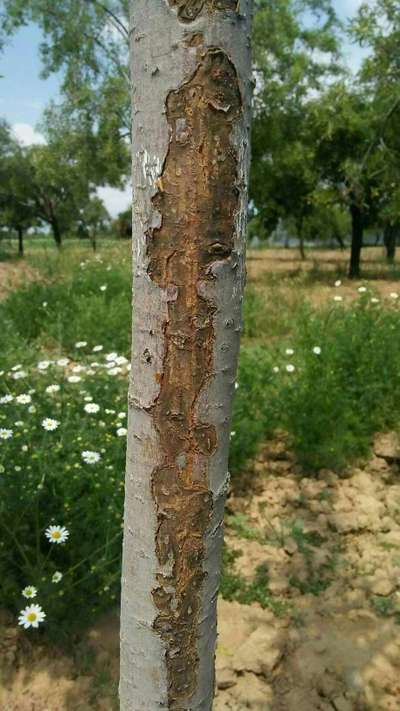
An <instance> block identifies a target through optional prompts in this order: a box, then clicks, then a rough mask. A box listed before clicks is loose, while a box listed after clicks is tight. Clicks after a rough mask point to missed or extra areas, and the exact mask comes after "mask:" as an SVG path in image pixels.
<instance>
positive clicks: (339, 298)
mask: <svg viewBox="0 0 400 711" xmlns="http://www.w3.org/2000/svg"><path fill="white" fill-rule="evenodd" d="M333 300H334V301H338V302H339V301H343V296H334V297H333Z"/></svg>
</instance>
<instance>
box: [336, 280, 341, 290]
mask: <svg viewBox="0 0 400 711" xmlns="http://www.w3.org/2000/svg"><path fill="white" fill-rule="evenodd" d="M335 286H336V288H337V289H338V288H339V286H342V282H341V281H340V279H338V280H337V281H335Z"/></svg>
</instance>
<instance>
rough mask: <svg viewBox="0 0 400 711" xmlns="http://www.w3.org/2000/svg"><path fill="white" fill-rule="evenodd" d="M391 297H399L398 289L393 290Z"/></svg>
mask: <svg viewBox="0 0 400 711" xmlns="http://www.w3.org/2000/svg"><path fill="white" fill-rule="evenodd" d="M390 298H391V299H398V298H399V295H398V293H397V291H392V293H391V294H390Z"/></svg>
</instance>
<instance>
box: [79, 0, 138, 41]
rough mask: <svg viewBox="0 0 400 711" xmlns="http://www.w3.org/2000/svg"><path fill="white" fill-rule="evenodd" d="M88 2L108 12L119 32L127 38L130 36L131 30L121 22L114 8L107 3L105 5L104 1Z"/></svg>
mask: <svg viewBox="0 0 400 711" xmlns="http://www.w3.org/2000/svg"><path fill="white" fill-rule="evenodd" d="M85 1H86V2H88V3H91V4H93V5H97V7H99V8H100V9H101V10H103V12H105V13H106V15H109V17H110V18H111V20H112V24H113V25H114V27H115V29H116V30H118V32H119V33H120V34H121V35H122V36H123V37H124V38H125V39H127V38H128V37H129V32H128V29H127V27H125V25H124V23H123V22H121V20H120V19H119V17H118V15H116V14H115V13H114V12H113V11H112V10H110V9H109V8H108V7H106V5H103V3H102V2H99V0H85Z"/></svg>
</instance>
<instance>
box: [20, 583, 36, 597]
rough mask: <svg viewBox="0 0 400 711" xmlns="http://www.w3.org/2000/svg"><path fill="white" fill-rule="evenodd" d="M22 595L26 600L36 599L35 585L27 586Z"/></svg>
mask: <svg viewBox="0 0 400 711" xmlns="http://www.w3.org/2000/svg"><path fill="white" fill-rule="evenodd" d="M22 594H23V596H24V597H26V598H30V597H36V595H37V589H36V588H35V587H34V586H33V585H27V586H26V588H24V589H23V591H22Z"/></svg>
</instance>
